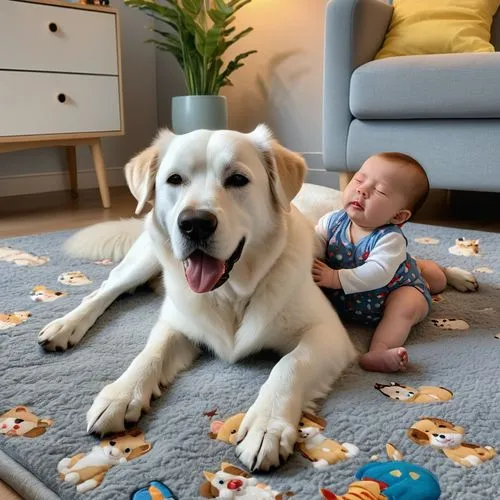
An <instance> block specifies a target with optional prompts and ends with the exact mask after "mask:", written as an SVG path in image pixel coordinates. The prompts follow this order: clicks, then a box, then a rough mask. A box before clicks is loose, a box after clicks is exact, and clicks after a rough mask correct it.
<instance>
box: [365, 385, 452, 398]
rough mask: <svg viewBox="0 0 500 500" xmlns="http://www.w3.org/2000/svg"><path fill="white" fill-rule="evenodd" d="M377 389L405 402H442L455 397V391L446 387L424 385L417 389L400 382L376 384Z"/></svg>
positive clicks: (385, 394)
mask: <svg viewBox="0 0 500 500" xmlns="http://www.w3.org/2000/svg"><path fill="white" fill-rule="evenodd" d="M374 387H375V389H377V390H378V391H380V392H381V393H382V394H383V395H384V396H387V397H389V398H391V399H396V400H398V401H403V402H404V403H441V402H444V401H449V400H450V399H452V398H453V392H451V391H450V390H449V389H445V388H444V387H435V386H432V385H430V386H426V385H423V386H421V387H418V388H417V389H415V388H414V387H410V386H408V385H402V384H399V383H398V382H391V383H390V384H387V385H386V384H375V386H374Z"/></svg>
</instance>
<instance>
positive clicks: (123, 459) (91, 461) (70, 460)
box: [57, 429, 152, 493]
mask: <svg viewBox="0 0 500 500" xmlns="http://www.w3.org/2000/svg"><path fill="white" fill-rule="evenodd" d="M151 447H152V445H151V444H150V443H148V442H146V441H145V438H144V433H143V432H142V431H141V430H140V429H131V430H129V431H125V432H119V433H117V434H114V435H112V436H110V437H109V438H107V439H103V440H102V441H101V442H100V444H99V445H96V446H94V447H93V448H92V450H91V451H90V452H89V453H86V454H85V453H79V454H78V455H75V456H73V457H66V458H63V459H62V460H60V461H59V463H58V464H57V471H58V472H59V475H60V477H61V479H62V480H64V481H65V482H67V483H70V484H75V485H77V486H76V491H78V492H79V493H84V492H86V491H89V490H93V489H94V488H97V486H99V485H100V484H101V483H102V481H103V479H104V476H105V475H106V472H107V471H108V470H109V469H111V467H113V466H115V465H121V464H126V463H127V462H130V461H131V460H133V459H134V458H138V457H140V456H141V455H144V454H145V453H147V452H148V451H149V450H151Z"/></svg>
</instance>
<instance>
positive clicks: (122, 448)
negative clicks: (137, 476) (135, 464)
mask: <svg viewBox="0 0 500 500" xmlns="http://www.w3.org/2000/svg"><path fill="white" fill-rule="evenodd" d="M99 446H100V447H101V448H103V451H104V453H105V454H106V455H108V456H109V457H110V458H112V459H115V460H117V461H120V463H121V462H130V460H133V459H134V458H137V457H140V456H141V455H144V454H145V453H147V452H148V451H149V450H151V448H152V445H151V443H148V442H146V440H145V437H144V433H143V432H142V431H141V430H140V429H130V430H127V431H124V432H119V433H116V434H113V435H112V436H110V437H109V438H107V439H103V440H102V441H101V442H100V444H99Z"/></svg>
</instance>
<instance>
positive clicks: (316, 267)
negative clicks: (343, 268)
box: [312, 259, 342, 288]
mask: <svg viewBox="0 0 500 500" xmlns="http://www.w3.org/2000/svg"><path fill="white" fill-rule="evenodd" d="M312 275H313V279H314V282H315V283H316V284H317V285H319V286H322V287H325V288H342V285H341V284H340V280H339V272H338V271H337V270H336V269H332V268H331V267H328V266H327V265H326V264H325V263H324V262H321V261H320V260H318V259H315V261H314V262H313V266H312Z"/></svg>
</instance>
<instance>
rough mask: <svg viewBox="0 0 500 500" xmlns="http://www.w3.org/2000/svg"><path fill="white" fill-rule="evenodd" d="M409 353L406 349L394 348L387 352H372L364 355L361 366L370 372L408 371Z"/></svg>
mask: <svg viewBox="0 0 500 500" xmlns="http://www.w3.org/2000/svg"><path fill="white" fill-rule="evenodd" d="M407 365H408V352H407V350H406V349H405V348H404V347H394V348H393V349H387V351H370V352H367V353H366V354H363V356H361V358H360V360H359V366H361V368H363V369H364V370H368V371H370V372H400V371H404V370H406V366H407Z"/></svg>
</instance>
